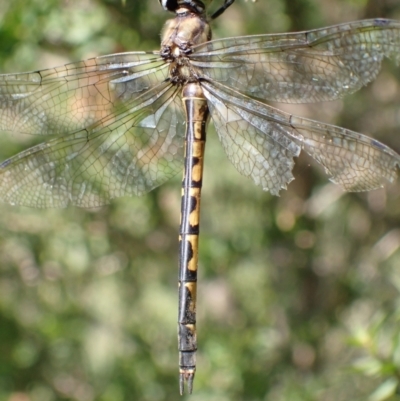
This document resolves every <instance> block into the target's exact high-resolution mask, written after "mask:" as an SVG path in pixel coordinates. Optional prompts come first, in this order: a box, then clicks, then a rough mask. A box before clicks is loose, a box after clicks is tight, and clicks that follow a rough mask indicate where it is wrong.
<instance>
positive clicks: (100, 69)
mask: <svg viewBox="0 0 400 401" xmlns="http://www.w3.org/2000/svg"><path fill="white" fill-rule="evenodd" d="M167 76H168V65H166V63H165V62H164V61H163V60H162V59H161V58H160V57H159V56H158V55H157V53H144V52H135V53H121V54H112V55H108V56H103V57H97V58H92V59H89V60H86V61H80V62H77V63H72V64H67V65H65V66H62V67H57V68H52V69H48V70H43V71H36V72H29V73H21V74H5V75H0V131H7V132H13V133H18V134H34V135H63V134H65V133H68V132H73V131H77V130H79V129H82V128H85V127H87V126H88V125H90V124H93V123H95V122H96V121H98V120H101V119H102V118H104V117H106V116H108V115H110V114H112V113H113V111H114V109H115V108H118V107H121V105H123V104H125V103H127V102H130V101H132V100H133V99H135V98H136V97H138V96H139V95H140V94H142V93H144V92H146V91H148V90H150V89H151V88H153V87H154V86H156V85H158V84H159V83H160V82H162V81H164V80H165V79H166V78H167Z"/></svg>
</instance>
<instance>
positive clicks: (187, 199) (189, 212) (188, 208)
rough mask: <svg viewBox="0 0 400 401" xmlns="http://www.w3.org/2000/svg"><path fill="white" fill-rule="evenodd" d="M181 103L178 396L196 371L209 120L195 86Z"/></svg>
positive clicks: (185, 91) (186, 91)
mask: <svg viewBox="0 0 400 401" xmlns="http://www.w3.org/2000/svg"><path fill="white" fill-rule="evenodd" d="M182 101H183V105H184V108H185V112H186V138H185V170H184V175H183V181H182V203H181V225H180V234H179V242H180V258H179V314H178V316H179V317H178V346H179V372H180V392H181V394H182V393H183V392H184V387H185V383H187V385H188V391H189V393H191V392H192V386H193V379H194V374H195V370H196V351H197V336H196V293H197V266H198V242H199V232H200V231H199V220H200V196H201V186H202V180H203V160H204V149H205V142H206V125H207V121H208V118H209V110H208V105H207V100H206V98H205V97H204V94H203V91H202V88H201V86H200V84H199V83H190V84H186V85H184V86H183V90H182Z"/></svg>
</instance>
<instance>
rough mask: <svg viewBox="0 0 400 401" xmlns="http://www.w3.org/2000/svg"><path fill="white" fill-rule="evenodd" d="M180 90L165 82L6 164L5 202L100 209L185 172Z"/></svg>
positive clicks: (0, 172) (2, 179)
mask: <svg viewBox="0 0 400 401" xmlns="http://www.w3.org/2000/svg"><path fill="white" fill-rule="evenodd" d="M128 84H129V83H126V85H128ZM177 93H178V89H177V88H176V87H174V86H172V85H171V84H169V83H168V82H164V83H161V84H159V85H158V86H156V87H154V88H153V89H152V90H149V91H147V92H145V93H143V94H142V95H140V96H137V97H135V98H134V99H131V100H130V101H129V102H126V103H123V104H120V106H115V107H114V108H113V113H112V114H110V115H108V116H107V117H104V118H103V119H102V120H100V121H98V122H97V123H95V124H93V125H90V126H88V127H87V128H85V129H83V130H79V131H75V132H72V133H70V134H67V135H64V136H61V137H59V138H55V139H53V140H51V141H49V142H47V143H44V144H41V145H38V146H35V147H33V148H31V149H28V150H27V151H24V152H21V153H19V154H18V155H16V156H15V157H13V158H11V159H9V160H6V161H5V162H3V163H2V164H1V165H0V200H1V201H3V202H7V203H11V204H19V205H25V206H32V207H43V208H44V207H65V206H67V205H68V204H69V203H71V204H73V205H76V206H81V207H97V206H100V205H103V204H106V203H108V202H109V201H110V199H112V198H116V197H120V196H125V195H141V194H144V193H146V192H148V191H150V190H151V189H153V188H155V187H156V186H158V185H160V184H161V183H163V182H164V181H166V180H167V179H169V178H170V177H172V176H173V175H174V174H175V173H176V172H177V171H179V170H181V169H182V160H183V142H184V132H185V129H184V121H185V119H184V116H183V111H182V106H181V102H180V100H179V97H178V96H177ZM129 96H131V94H129Z"/></svg>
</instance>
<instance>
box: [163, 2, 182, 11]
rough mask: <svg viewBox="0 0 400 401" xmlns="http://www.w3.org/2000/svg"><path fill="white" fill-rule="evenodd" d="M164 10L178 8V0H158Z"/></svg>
mask: <svg viewBox="0 0 400 401" xmlns="http://www.w3.org/2000/svg"><path fill="white" fill-rule="evenodd" d="M159 2H160V4H161V5H162V7H163V8H164V10H166V11H175V10H176V9H177V8H178V0H159Z"/></svg>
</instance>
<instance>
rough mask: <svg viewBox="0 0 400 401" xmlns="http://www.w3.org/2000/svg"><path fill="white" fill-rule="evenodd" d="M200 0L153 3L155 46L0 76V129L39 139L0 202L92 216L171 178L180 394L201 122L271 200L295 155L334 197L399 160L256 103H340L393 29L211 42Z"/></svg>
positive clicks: (395, 43) (18, 160)
mask: <svg viewBox="0 0 400 401" xmlns="http://www.w3.org/2000/svg"><path fill="white" fill-rule="evenodd" d="M210 1H211V0H207V1H206V0H202V1H200V0H159V2H160V4H161V6H162V7H163V8H164V10H166V11H170V12H173V13H174V14H175V17H174V18H173V19H170V20H168V21H167V22H166V23H165V26H164V28H163V31H162V41H161V47H160V49H159V50H157V51H149V52H127V53H119V54H111V55H106V56H102V57H96V58H92V59H88V60H86V61H81V62H76V63H71V64H67V65H65V66H61V67H56V68H53V69H47V70H42V71H34V72H27V73H15V74H4V75H0V131H2V132H8V133H13V134H25V135H43V136H50V138H49V140H48V141H47V142H44V143H41V144H39V145H36V146H33V147H31V148H30V149H27V150H25V151H23V152H21V153H19V154H17V155H16V156H14V157H11V158H10V159H8V160H5V161H4V162H2V163H1V164H0V201H2V202H6V203H9V204H11V205H24V206H30V207H36V208H58V207H60V208H61V207H66V206H68V205H75V206H78V207H83V208H94V207H99V206H102V205H106V204H108V203H110V202H111V200H112V199H114V198H118V197H122V196H133V195H144V194H146V193H147V192H149V191H151V190H152V189H154V188H155V187H157V186H159V185H161V184H162V183H164V182H165V181H166V180H168V179H169V178H171V177H172V176H174V175H175V174H177V173H178V172H180V171H182V169H183V171H184V172H183V181H182V199H181V222H180V231H179V244H180V245H179V246H180V250H179V277H178V284H179V311H178V348H179V388H180V393H181V394H183V393H184V392H185V390H186V389H187V391H188V392H189V393H191V392H192V389H193V380H194V376H195V371H196V351H197V335H196V292H197V269H198V244H199V221H200V217H199V216H200V200H201V188H202V177H203V160H204V150H205V142H206V131H207V126H208V123H209V121H210V120H212V122H213V124H214V126H215V128H216V132H217V135H218V137H219V139H220V141H221V143H222V146H223V148H224V150H225V152H226V154H227V157H228V158H229V160H230V161H231V162H232V164H233V165H234V166H235V167H236V169H237V170H238V171H239V173H241V174H243V175H244V176H246V177H248V178H250V179H252V180H253V181H254V183H255V184H256V185H258V186H260V187H261V188H262V189H263V190H266V191H269V192H270V193H271V194H273V195H278V194H279V192H280V191H281V190H282V189H285V188H286V187H287V184H288V183H289V182H290V181H292V180H293V174H292V169H293V166H294V158H296V157H298V156H299V155H300V153H301V152H305V153H306V154H308V155H310V156H311V157H312V158H313V159H315V160H316V161H317V162H318V163H319V164H321V165H322V166H323V168H324V169H325V172H326V173H327V175H328V176H329V178H330V180H331V181H333V182H335V183H337V184H339V185H341V186H342V187H343V188H344V189H345V190H346V191H368V190H372V189H375V188H378V187H381V186H382V185H383V184H384V183H386V182H393V181H395V180H396V178H397V175H398V170H399V166H400V156H399V154H397V153H396V152H395V151H393V150H392V149H390V148H389V147H387V146H386V145H384V144H383V143H381V142H378V141H377V140H375V139H372V138H370V137H368V136H365V135H363V134H360V133H357V132H353V131H350V130H348V129H345V128H340V127H337V126H334V125H329V124H325V123H322V122H318V121H314V120H310V119H307V118H302V117H298V116H295V115H292V114H288V113H285V112H283V111H280V110H278V109H276V108H273V107H271V106H270V105H268V104H267V103H266V102H267V101H275V102H287V103H307V102H321V101H328V100H333V99H338V98H342V97H343V96H345V95H347V94H350V93H353V92H355V91H357V90H358V89H360V88H361V87H363V86H364V85H366V84H367V83H369V82H370V81H372V80H373V79H374V78H375V77H376V76H377V74H378V72H379V69H380V66H381V62H382V60H383V59H384V58H385V57H387V58H391V59H393V60H394V61H395V62H397V63H399V61H400V22H397V21H394V20H387V19H369V20H361V21H356V22H351V23H346V24H341V25H335V26H330V27H325V28H322V29H315V30H310V31H304V32H297V33H283V34H261V35H254V36H241V37H232V38H225V39H216V40H212V37H211V28H210V22H211V21H212V20H214V19H216V18H217V17H219V16H220V15H221V14H223V13H224V11H225V10H226V9H227V8H228V7H230V6H231V5H232V4H233V3H234V0H224V2H223V3H222V4H221V5H220V7H219V8H218V9H217V11H216V12H214V13H213V14H212V15H211V16H208V14H207V9H208V6H209V3H210Z"/></svg>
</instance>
